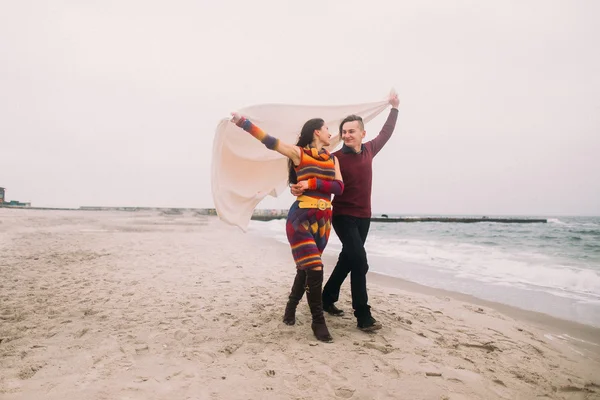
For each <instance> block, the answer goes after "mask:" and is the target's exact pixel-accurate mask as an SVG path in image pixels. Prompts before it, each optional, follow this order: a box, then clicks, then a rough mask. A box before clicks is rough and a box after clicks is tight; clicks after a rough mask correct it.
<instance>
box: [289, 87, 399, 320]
mask: <svg viewBox="0 0 600 400" xmlns="http://www.w3.org/2000/svg"><path fill="white" fill-rule="evenodd" d="M389 103H390V105H391V106H392V109H391V110H390V114H389V116H388V118H387V121H386V123H385V124H384V126H383V128H382V129H381V132H380V133H379V135H377V137H375V138H374V139H373V140H371V141H368V142H366V143H363V139H364V138H365V135H366V132H365V127H364V124H363V121H362V118H361V117H359V116H356V115H350V116H348V117H346V118H345V119H344V120H343V121H342V123H341V124H340V135H341V138H342V141H343V142H344V144H343V146H342V148H341V149H340V150H338V151H336V152H335V153H333V154H334V155H335V156H336V158H337V160H339V164H340V170H341V172H342V177H343V179H344V186H345V187H344V193H342V194H341V195H336V196H335V197H334V199H333V202H332V205H333V219H332V223H333V229H334V230H335V233H336V234H337V235H338V237H339V238H340V241H341V242H342V252H341V253H340V255H339V258H338V262H337V264H336V266H335V268H334V270H333V272H332V273H331V276H330V277H329V280H328V281H327V283H326V284H325V287H324V288H323V309H324V310H325V311H327V312H328V313H329V314H331V315H335V316H342V315H343V314H344V312H343V311H342V310H340V309H338V308H337V307H336V306H335V302H336V301H338V299H339V296H340V288H341V286H342V283H343V282H344V280H345V279H346V277H347V276H348V273H350V290H351V292H352V308H353V309H354V316H355V317H356V320H357V326H358V328H359V329H361V330H363V331H374V330H377V329H381V324H380V323H378V322H377V321H376V320H375V318H373V316H372V315H371V307H370V306H369V305H368V296H367V271H368V270H369V265H368V263H367V252H366V251H365V241H366V240H367V234H368V233H369V226H370V224H371V188H372V180H373V157H375V156H376V155H377V153H379V151H380V150H381V149H382V148H383V146H384V145H385V144H386V143H387V141H388V140H389V139H390V137H391V136H392V133H393V132H394V128H395V126H396V120H397V118H398V105H399V104H400V101H399V100H398V95H397V94H396V93H392V94H390V97H389ZM291 191H292V194H293V195H294V196H299V195H301V194H302V192H303V191H302V189H301V188H300V186H299V185H298V184H296V185H292V186H291Z"/></svg>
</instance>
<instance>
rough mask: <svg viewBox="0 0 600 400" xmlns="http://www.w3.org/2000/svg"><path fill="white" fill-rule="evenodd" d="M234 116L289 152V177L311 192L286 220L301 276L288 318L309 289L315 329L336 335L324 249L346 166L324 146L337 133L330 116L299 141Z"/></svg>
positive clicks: (306, 129)
mask: <svg viewBox="0 0 600 400" xmlns="http://www.w3.org/2000/svg"><path fill="white" fill-rule="evenodd" d="M232 115H233V118H232V122H233V123H235V124H236V125H237V126H239V127H240V128H242V129H244V130H245V131H246V132H248V133H250V134H251V135H252V136H254V137H255V138H256V139H258V140H260V141H261V142H262V143H263V144H264V145H265V146H266V147H267V148H268V149H271V150H275V151H277V152H278V153H280V154H282V155H284V156H286V157H287V158H289V161H288V169H289V173H288V177H289V183H290V184H294V183H299V184H300V185H302V188H303V189H305V192H304V194H303V195H302V196H298V198H297V199H296V201H295V202H294V204H292V206H291V208H290V210H289V213H288V217H287V223H286V233H287V238H288V241H289V242H290V246H291V248H292V255H293V257H294V261H295V262H296V278H295V279H294V284H293V285H292V290H291V293H290V296H289V301H288V303H287V305H286V307H285V314H284V316H283V322H284V323H286V324H287V325H294V324H295V323H296V307H297V306H298V303H299V302H300V300H301V299H302V296H303V295H304V291H305V290H306V299H307V301H308V305H309V307H310V311H311V314H312V324H311V326H312V330H313V333H314V334H315V336H316V337H317V339H319V340H321V341H324V342H330V341H332V338H331V335H330V334H329V330H328V329H327V325H326V324H325V317H324V316H323V303H322V298H321V292H322V287H323V262H322V260H321V254H322V253H323V250H324V249H325V246H326V245H327V241H328V240H329V233H330V232H331V195H332V194H336V195H337V194H341V193H342V192H343V191H344V182H343V181H342V174H341V172H340V166H339V164H338V163H337V162H336V160H335V157H334V156H333V155H331V154H330V153H329V152H328V151H327V150H326V149H325V148H324V147H325V146H329V144H330V140H331V134H330V133H329V129H328V128H327V126H326V125H325V121H323V120H322V119H320V118H315V119H311V120H309V121H307V122H306V123H305V124H304V126H303V127H302V131H301V133H300V138H299V139H298V143H296V146H292V145H290V144H287V143H283V142H281V141H279V139H276V138H274V137H272V136H269V135H268V134H266V133H265V132H263V131H262V130H261V129H260V128H259V127H257V126H256V125H254V124H253V123H252V122H250V120H248V119H247V118H244V117H242V116H240V115H239V114H236V113H233V114H232Z"/></svg>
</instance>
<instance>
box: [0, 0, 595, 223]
mask: <svg viewBox="0 0 600 400" xmlns="http://www.w3.org/2000/svg"><path fill="white" fill-rule="evenodd" d="M599 20H600V1H595V0H589V1H584V0H561V1H553V0H529V1H522V0H518V1H516V0H515V1H509V0H497V1H481V0H473V1H452V2H448V1H445V0H439V1H410V2H409V1H399V0H398V1H391V0H387V1H380V0H370V1H349V0H339V1H334V0H330V1H327V0H320V1H313V0H303V1H302V2H300V1H294V2H291V1H281V0H268V1H267V0H266V1H260V0H258V1H251V2H250V1H241V0H240V1H231V0H223V1H219V2H217V1H201V0H194V1H191V0H190V1H187V0H177V1H169V2H167V1H156V0H118V1H108V0H98V1H92V0H73V1H59V0H53V1H51V2H49V1H41V0H40V1H28V0H19V1H8V0H0V186H2V187H5V188H7V198H8V199H9V200H10V199H15V200H20V201H30V202H31V203H32V205H34V206H65V207H69V206H71V207H72V206H74V207H78V206H82V205H104V206H173V207H176V206H181V207H212V205H213V202H212V195H211V190H210V188H211V185H210V164H211V152H212V141H213V137H214V132H215V128H216V126H217V124H218V122H219V120H220V119H221V118H223V117H226V116H227V115H228V114H229V112H230V111H232V110H236V109H238V108H241V107H244V106H247V105H253V104H260V103H288V104H317V105H318V104H323V105H326V104H352V103H360V102H369V101H377V100H380V99H381V98H384V97H385V96H386V95H387V93H388V91H389V89H390V88H391V87H395V88H396V90H397V91H398V93H399V95H400V99H401V104H400V116H399V120H398V124H397V128H396V131H395V133H394V136H393V137H392V139H391V140H390V142H389V143H388V144H387V146H386V147H385V148H384V150H383V151H382V152H381V153H380V154H379V155H378V156H377V158H376V160H375V165H374V170H375V173H374V189H373V207H374V211H375V212H377V213H379V212H389V213H394V212H395V213H402V214H535V215H565V214H567V215H600V51H599V50H598V49H599V48H600V24H599V23H598V21H599ZM386 115H387V112H384V115H382V116H380V117H379V118H378V119H376V120H375V121H373V122H372V123H371V124H369V125H368V126H367V134H368V136H367V138H372V137H373V136H374V134H376V133H377V132H378V130H379V129H380V127H381V125H382V123H383V121H384V119H385V117H386ZM273 134H276V133H275V132H273ZM291 201H292V198H291V196H289V195H286V196H283V197H281V198H279V199H268V200H265V201H264V202H263V203H262V204H261V207H277V208H286V207H288V206H289V204H290V203H291Z"/></svg>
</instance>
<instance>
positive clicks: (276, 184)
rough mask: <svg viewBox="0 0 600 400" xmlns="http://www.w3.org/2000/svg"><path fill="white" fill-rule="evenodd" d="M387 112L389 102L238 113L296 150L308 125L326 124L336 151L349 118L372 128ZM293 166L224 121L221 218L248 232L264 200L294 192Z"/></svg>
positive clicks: (218, 196) (216, 155)
mask: <svg viewBox="0 0 600 400" xmlns="http://www.w3.org/2000/svg"><path fill="white" fill-rule="evenodd" d="M387 106H388V101H387V100H385V101H378V102H374V103H364V104H354V105H344V106H301V105H284V104H262V105H256V106H251V107H246V108H243V109H241V110H239V111H238V112H239V113H240V114H241V115H243V116H245V117H247V118H249V119H250V121H252V122H253V123H254V124H256V125H258V126H259V127H260V128H261V129H262V130H263V131H265V132H267V133H268V134H269V135H271V136H274V137H276V138H278V139H279V140H281V141H283V142H286V143H290V144H294V143H296V142H297V140H298V135H299V134H300V130H301V129H302V125H304V123H305V122H306V121H308V120H309V119H311V118H323V119H324V120H325V123H326V124H327V125H328V126H329V129H330V132H331V135H332V137H331V145H330V146H329V147H328V150H330V151H332V150H333V149H335V147H336V146H337V145H338V144H339V143H340V136H339V132H338V126H339V124H340V122H341V121H342V120H343V119H344V118H345V117H346V116H348V115H350V114H355V115H360V116H361V117H362V118H363V121H364V122H365V123H366V122H369V121H370V120H372V119H373V118H375V117H376V116H377V115H379V114H380V113H381V112H382V111H384V110H385V109H386V108H387ZM287 161H288V160H287V158H286V157H284V156H282V155H281V154H279V153H277V152H276V151H272V150H269V149H267V148H266V147H265V146H264V145H263V144H262V143H261V142H259V141H258V140H257V139H255V138H254V137H253V136H252V135H250V134H249V133H247V132H245V131H244V130H242V129H241V128H239V127H237V126H236V125H235V124H233V123H232V122H231V121H230V120H229V119H223V120H221V122H220V123H219V125H218V126H217V130H216V134H215V139H214V143H213V153H212V194H213V201H214V203H215V208H216V210H217V214H218V216H219V218H221V220H223V221H225V222H227V223H229V224H232V225H236V226H238V227H240V228H241V229H242V230H243V231H246V229H247V228H248V223H249V222H250V219H251V218H252V213H253V212H254V208H255V207H256V206H257V204H258V203H260V201H261V200H262V199H264V198H265V197H266V196H267V195H271V196H273V197H277V196H279V195H280V194H281V193H282V192H283V191H284V190H289V189H288V187H287V178H288V177H287V174H288V171H287Z"/></svg>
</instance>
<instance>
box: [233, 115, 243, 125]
mask: <svg viewBox="0 0 600 400" xmlns="http://www.w3.org/2000/svg"><path fill="white" fill-rule="evenodd" d="M240 119H242V116H241V115H240V114H238V113H236V112H232V113H231V122H233V123H234V124H236V125H237V123H238V121H239V120H240Z"/></svg>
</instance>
